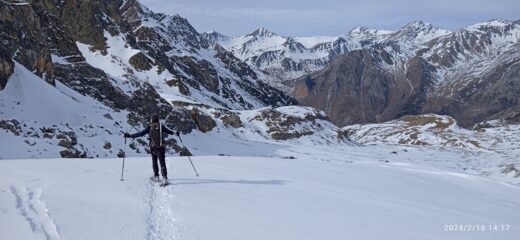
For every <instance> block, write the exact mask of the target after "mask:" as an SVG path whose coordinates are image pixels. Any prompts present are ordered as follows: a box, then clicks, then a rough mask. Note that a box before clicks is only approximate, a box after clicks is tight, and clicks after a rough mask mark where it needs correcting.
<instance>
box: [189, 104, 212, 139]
mask: <svg viewBox="0 0 520 240" xmlns="http://www.w3.org/2000/svg"><path fill="white" fill-rule="evenodd" d="M191 118H192V119H193V120H194V121H195V124H196V125H197V128H198V129H199V130H200V131H201V132H203V133H206V132H209V131H211V130H212V129H213V128H215V127H216V126H217V124H216V123H215V120H213V118H211V117H210V116H208V115H206V114H205V113H203V112H201V111H200V110H199V109H198V108H193V109H192V110H191Z"/></svg>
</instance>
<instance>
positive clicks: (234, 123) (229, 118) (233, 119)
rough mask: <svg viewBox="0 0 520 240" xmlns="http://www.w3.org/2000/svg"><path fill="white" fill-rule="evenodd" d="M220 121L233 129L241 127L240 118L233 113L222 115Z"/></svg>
mask: <svg viewBox="0 0 520 240" xmlns="http://www.w3.org/2000/svg"><path fill="white" fill-rule="evenodd" d="M220 119H221V120H222V122H223V123H224V125H226V126H231V127H233V128H241V127H242V126H243V124H242V121H241V120H240V117H239V116H238V115H236V114H234V113H230V114H227V115H224V116H222V117H221V118H220Z"/></svg>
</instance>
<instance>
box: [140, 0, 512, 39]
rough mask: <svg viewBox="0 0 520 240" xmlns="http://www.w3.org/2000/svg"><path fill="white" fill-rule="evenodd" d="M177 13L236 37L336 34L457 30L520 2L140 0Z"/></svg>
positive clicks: (202, 28)
mask: <svg viewBox="0 0 520 240" xmlns="http://www.w3.org/2000/svg"><path fill="white" fill-rule="evenodd" d="M140 1H141V3H143V4H144V5H145V6H147V7H148V8H150V9H151V10H153V11H155V12H161V13H166V14H179V15H181V16H182V17H185V18H187V19H188V21H189V22H190V23H191V24H192V25H193V26H194V27H195V28H196V29H197V30H198V31H199V32H208V31H212V30H215V31H217V32H220V33H223V34H226V35H229V36H237V35H243V34H247V33H249V32H252V31H254V30H255V29H258V28H259V27H265V28H267V29H269V30H271V31H272V32H275V33H277V34H280V35H283V36H313V35H339V34H342V33H346V32H348V31H349V30H350V29H352V28H354V27H356V26H358V25H362V26H367V27H369V28H373V29H386V30H395V29H398V28H400V27H402V26H404V25H405V24H407V23H409V22H411V21H415V20H422V21H425V22H428V23H432V24H433V25H435V26H438V27H442V28H445V29H450V30H456V29H459V28H462V27H465V26H469V25H472V24H475V23H478V22H483V21H487V20H490V19H496V18H501V19H509V20H518V19H520V11H519V9H520V0H430V1H425V0H393V1H392V0H386V1H385V0H362V1H355V0H254V1H250V0H140Z"/></svg>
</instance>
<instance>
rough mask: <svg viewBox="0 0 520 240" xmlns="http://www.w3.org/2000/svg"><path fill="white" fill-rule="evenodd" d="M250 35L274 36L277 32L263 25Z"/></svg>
mask: <svg viewBox="0 0 520 240" xmlns="http://www.w3.org/2000/svg"><path fill="white" fill-rule="evenodd" d="M248 35H250V36H257V37H272V36H274V35H276V34H275V33H273V32H271V31H269V30H268V29H267V28H264V27H261V28H258V29H256V30H255V31H253V32H252V33H250V34H248Z"/></svg>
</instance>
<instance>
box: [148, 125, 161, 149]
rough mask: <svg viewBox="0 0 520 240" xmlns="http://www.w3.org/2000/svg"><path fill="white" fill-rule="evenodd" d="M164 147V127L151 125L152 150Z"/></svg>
mask: <svg viewBox="0 0 520 240" xmlns="http://www.w3.org/2000/svg"><path fill="white" fill-rule="evenodd" d="M162 145H163V141H162V126H161V124H160V123H151V124H150V148H159V147H161V146H162Z"/></svg>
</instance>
